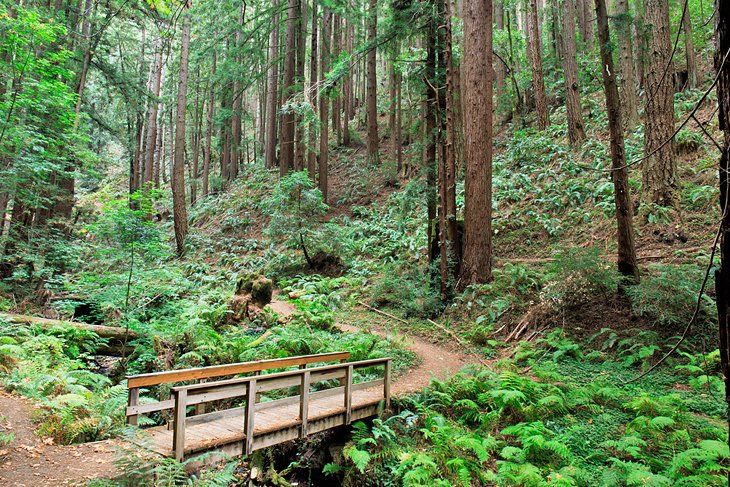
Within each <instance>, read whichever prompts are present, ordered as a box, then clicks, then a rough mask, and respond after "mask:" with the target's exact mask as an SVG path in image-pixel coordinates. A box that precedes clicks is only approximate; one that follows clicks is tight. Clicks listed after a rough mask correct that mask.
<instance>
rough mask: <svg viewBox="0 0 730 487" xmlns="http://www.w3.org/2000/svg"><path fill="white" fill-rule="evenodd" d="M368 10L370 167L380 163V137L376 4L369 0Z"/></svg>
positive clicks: (375, 0) (374, 1) (373, 0)
mask: <svg viewBox="0 0 730 487" xmlns="http://www.w3.org/2000/svg"><path fill="white" fill-rule="evenodd" d="M369 5H370V6H369V9H368V44H369V46H368V48H369V50H368V54H367V65H368V68H367V85H368V86H367V98H368V100H367V102H368V115H367V116H368V160H369V161H370V163H371V164H372V165H377V164H378V163H379V162H380V157H379V150H380V147H379V145H380V136H379V135H378V94H377V89H378V79H377V49H376V46H375V38H376V36H377V30H378V2H377V0H370V4H369Z"/></svg>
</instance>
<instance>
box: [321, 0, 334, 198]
mask: <svg viewBox="0 0 730 487" xmlns="http://www.w3.org/2000/svg"><path fill="white" fill-rule="evenodd" d="M331 30H332V12H331V11H330V10H329V9H328V8H326V7H325V9H324V15H323V18H322V32H321V35H320V39H321V42H320V47H321V49H320V66H321V68H322V69H321V73H320V77H319V80H320V83H321V86H322V92H321V93H320V95H319V125H320V129H319V190H320V191H321V192H322V196H323V198H324V202H325V203H327V201H328V189H329V182H328V175H329V174H328V173H329V169H328V165H329V93H328V91H329V88H328V87H326V86H325V85H324V82H325V76H327V72H328V71H329V69H330V59H329V58H330V37H331Z"/></svg>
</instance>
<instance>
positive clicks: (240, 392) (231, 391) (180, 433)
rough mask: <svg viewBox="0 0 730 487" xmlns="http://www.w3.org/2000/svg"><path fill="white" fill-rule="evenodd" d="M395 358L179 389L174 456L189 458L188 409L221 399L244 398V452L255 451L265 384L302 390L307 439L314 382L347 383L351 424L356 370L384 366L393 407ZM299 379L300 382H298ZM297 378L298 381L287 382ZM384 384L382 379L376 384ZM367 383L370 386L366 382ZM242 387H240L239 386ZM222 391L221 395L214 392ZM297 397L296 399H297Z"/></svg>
mask: <svg viewBox="0 0 730 487" xmlns="http://www.w3.org/2000/svg"><path fill="white" fill-rule="evenodd" d="M391 361H392V359H391V358H389V357H388V358H381V359H371V360H361V361H358V362H347V363H343V364H336V365H324V366H319V367H312V368H307V369H300V370H292V371H287V372H279V373H275V374H266V375H258V376H252V377H240V378H236V379H228V380H221V381H215V382H208V383H204V384H191V385H184V386H176V387H173V388H172V391H171V392H172V395H173V397H174V408H175V423H174V425H173V454H174V456H175V458H176V459H177V460H182V459H183V458H184V456H185V422H186V410H187V407H188V406H192V405H196V404H202V403H206V402H211V401H217V400H220V399H230V398H234V397H244V398H245V404H246V405H245V407H244V409H243V411H244V421H243V433H244V448H243V453H244V454H246V455H248V454H250V453H251V452H252V451H253V440H254V438H253V437H254V434H253V432H254V426H255V415H256V404H257V402H258V397H257V395H258V394H257V393H258V392H260V388H261V387H263V386H262V384H265V383H267V382H272V381H278V382H279V385H278V386H277V387H271V386H270V388H268V389H265V390H277V389H284V388H289V387H292V386H295V387H298V388H299V418H298V421H299V437H300V438H304V437H305V436H307V434H308V424H309V394H310V388H311V385H312V384H313V383H316V382H322V381H326V380H331V379H332V378H343V379H344V384H343V385H341V386H340V389H342V391H343V395H344V398H343V406H344V410H345V411H344V415H345V416H344V417H345V419H344V424H350V423H351V420H352V392H353V384H352V381H353V371H354V370H357V369H363V368H368V367H373V366H383V367H384V368H385V369H384V372H383V380H382V385H383V398H384V399H385V403H386V407H388V406H390V373H391ZM337 371H343V372H344V376H342V377H340V375H339V374H335V375H333V372H335V373H336V372H337ZM297 377H298V380H297ZM289 378H294V379H295V380H294V381H291V380H286V379H289ZM372 382H373V383H378V384H380V382H381V381H380V380H378V381H372ZM366 384H369V382H368V383H366ZM239 386H240V387H239ZM214 391H218V392H214ZM294 397H296V396H294Z"/></svg>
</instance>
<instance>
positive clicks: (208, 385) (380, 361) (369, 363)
mask: <svg viewBox="0 0 730 487" xmlns="http://www.w3.org/2000/svg"><path fill="white" fill-rule="evenodd" d="M391 360H392V358H390V357H388V358H374V359H367V360H359V361H357V362H345V363H342V364H333V365H322V366H319V367H311V368H309V369H306V370H308V371H309V372H325V371H329V370H337V369H346V368H347V367H348V366H350V365H351V366H353V368H355V369H365V368H367V367H373V366H376V365H384V364H385V362H389V361H391ZM302 372H304V370H302V369H300V370H288V371H285V372H275V373H273V374H266V375H259V376H253V377H236V378H235V379H226V380H218V381H214V382H203V383H201V384H189V385H185V386H175V387H173V388H172V390H173V391H175V390H182V389H186V390H188V391H191V390H196V389H212V388H217V387H220V386H227V385H235V384H242V383H244V382H250V381H251V380H253V379H256V380H257V381H258V382H264V381H268V380H273V379H280V378H282V377H291V376H295V375H300V374H302Z"/></svg>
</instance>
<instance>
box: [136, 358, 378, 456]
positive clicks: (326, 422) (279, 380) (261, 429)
mask: <svg viewBox="0 0 730 487" xmlns="http://www.w3.org/2000/svg"><path fill="white" fill-rule="evenodd" d="M349 359H350V353H349V352H335V353H325V354H319V355H305V356H299V357H289V358H284V359H274V360H261V361H257V362H242V363H237V364H228V365H217V366H213V367H202V368H195V369H185V370H172V371H166V372H156V373H152V374H144V375H134V376H129V377H127V385H128V388H129V405H128V407H127V410H126V413H127V422H128V423H129V424H132V425H136V424H137V423H138V417H139V416H140V415H146V414H151V413H154V414H162V415H163V417H165V416H167V417H168V421H167V424H166V425H163V426H156V427H152V428H146V429H144V430H143V432H142V435H141V436H140V442H141V444H143V445H144V446H146V447H148V448H150V449H151V450H153V451H155V452H157V453H159V454H161V455H164V456H168V457H174V458H176V459H178V460H183V459H184V458H187V457H192V456H195V455H197V454H201V453H205V452H209V451H221V452H223V453H225V454H227V455H231V456H234V455H240V454H246V455H248V454H250V453H251V452H253V451H255V450H258V449H260V448H266V447H268V446H273V445H277V444H280V443H284V442H286V441H290V440H294V439H297V438H304V437H306V436H307V435H310V434H314V433H318V432H320V431H324V430H327V429H330V428H334V427H337V426H341V425H347V424H350V423H351V422H352V421H355V420H358V419H363V418H367V417H370V416H374V415H376V414H377V412H378V408H379V407H380V406H381V403H382V404H384V405H385V406H386V407H387V406H388V405H389V403H390V372H391V359H390V358H384V359H374V360H363V361H359V362H348V360H349ZM329 362H339V363H335V364H330V365H321V364H327V363H329ZM313 364H320V365H315V366H312V365H313ZM292 367H297V369H294V370H284V371H283V372H280V371H278V370H282V369H287V368H292ZM275 370H277V371H275ZM273 371H275V372H273ZM266 372H273V373H266ZM242 374H249V375H248V376H245V377H244V376H241V375H242ZM226 377H233V378H226ZM213 379H216V380H213ZM176 384H179V385H176ZM158 385H163V387H165V386H166V385H167V386H172V387H171V389H170V391H171V392H170V397H168V398H166V399H163V400H161V401H156V402H151V401H141V400H140V389H142V388H145V387H151V386H158ZM169 412H171V414H169ZM189 413H192V414H189Z"/></svg>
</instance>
